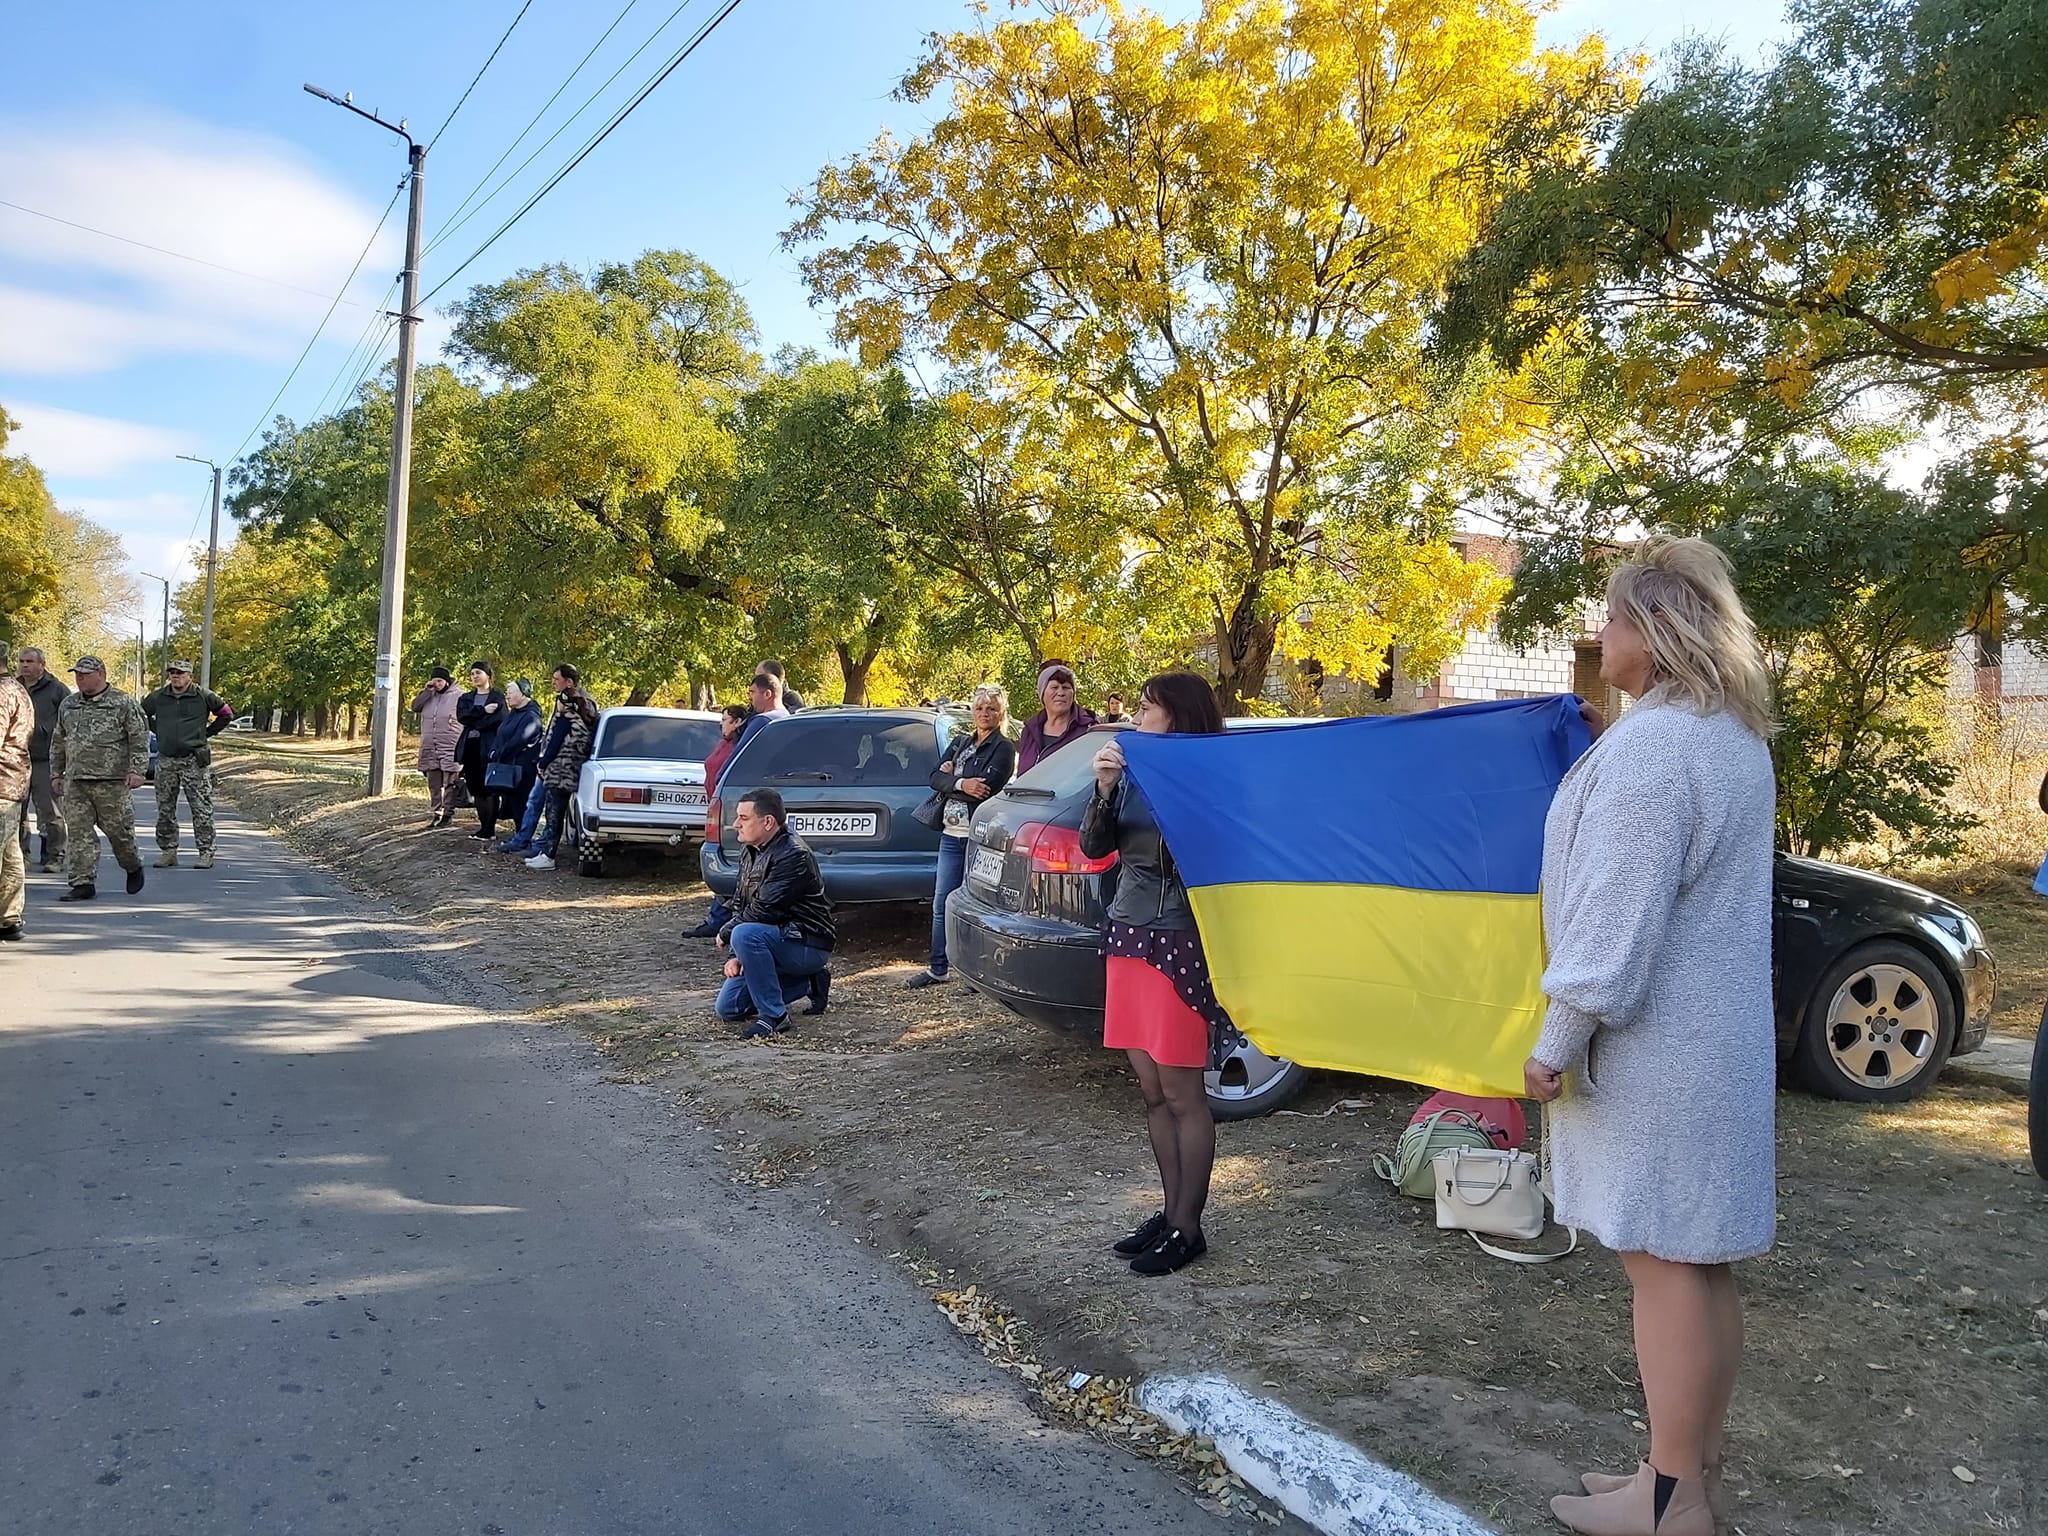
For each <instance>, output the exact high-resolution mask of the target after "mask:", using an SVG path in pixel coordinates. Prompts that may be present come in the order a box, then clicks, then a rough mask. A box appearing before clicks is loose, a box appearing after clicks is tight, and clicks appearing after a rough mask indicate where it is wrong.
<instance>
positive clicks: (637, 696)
mask: <svg viewBox="0 0 2048 1536" xmlns="http://www.w3.org/2000/svg"><path fill="white" fill-rule="evenodd" d="M653 697H654V688H653V685H652V684H649V683H635V684H634V685H633V691H632V692H631V693H629V694H627V695H626V703H627V705H628V706H629V707H630V708H634V709H638V708H639V707H640V706H641V705H643V704H645V703H646V702H647V701H648V700H649V699H651V698H653Z"/></svg>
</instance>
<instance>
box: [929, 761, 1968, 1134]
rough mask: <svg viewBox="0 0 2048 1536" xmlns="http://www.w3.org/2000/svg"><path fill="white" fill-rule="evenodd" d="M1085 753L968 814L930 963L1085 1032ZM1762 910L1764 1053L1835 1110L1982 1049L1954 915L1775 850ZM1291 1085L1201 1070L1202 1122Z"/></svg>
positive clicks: (1243, 1064)
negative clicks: (1767, 981)
mask: <svg viewBox="0 0 2048 1536" xmlns="http://www.w3.org/2000/svg"><path fill="white" fill-rule="evenodd" d="M1246 723H1247V724H1253V723H1257V724H1271V723H1272V722H1270V721H1259V722H1246ZM1123 729H1127V727H1125V726H1120V725H1118V726H1098V727H1096V730H1095V732H1094V733H1093V734H1098V735H1100V734H1106V733H1109V732H1112V731H1117V730H1123ZM1094 755H1095V751H1094V748H1093V747H1092V746H1090V745H1088V744H1087V743H1085V742H1082V741H1076V742H1073V743H1070V744H1069V745H1068V746H1066V747H1064V748H1062V749H1061V750H1060V751H1058V752H1056V753H1054V754H1053V755H1052V756H1051V757H1049V758H1047V759H1045V760H1044V761H1043V762H1041V763H1038V764H1037V765H1036V766H1034V767H1033V768H1032V769H1031V771H1030V772H1029V773H1025V774H1020V775H1019V776H1018V777H1017V778H1016V779H1015V780H1013V781H1012V782H1011V783H1010V784H1009V785H1008V786H1007V787H1006V788H1005V789H1004V790H1003V792H1002V793H1001V794H999V795H997V796H995V797H994V798H993V799H991V800H990V801H989V803H988V804H987V805H985V806H983V807H982V809H981V810H980V811H978V812H977V813H976V814H975V818H974V834H973V844H974V846H973V848H972V850H971V851H970V853H969V855H968V864H967V882H966V884H965V885H963V886H962V887H961V888H960V890H959V892H958V893H957V894H956V895H955V896H954V897H953V899H952V900H951V901H950V902H948V903H947V906H946V950H947V953H948V954H949V955H950V956H951V958H952V963H953V969H954V971H955V972H956V973H957V974H959V975H961V976H963V977H965V978H966V979H967V980H968V981H969V982H970V983H971V984H972V985H973V986H974V987H975V988H976V989H977V990H979V991H981V992H985V993H986V994H988V996H990V997H992V998H994V999H995V1000H996V1001H997V1002H1000V1003H1002V1004H1004V1005H1005V1006H1007V1007H1009V1008H1011V1009H1012V1010H1014V1011H1015V1012H1017V1013H1020V1014H1023V1015H1024V1016H1025V1017H1027V1018H1031V1019H1037V1020H1041V1021H1043V1022H1046V1023H1050V1024H1058V1025H1062V1026H1066V1027H1069V1028H1074V1029H1079V1030H1083V1031H1089V1032H1095V1033H1099V1032H1100V1030H1101V1027H1102V989H1103V963H1102V952H1101V949H1100V947H1099V943H1100V931H1101V928H1102V920H1103V917H1102V915H1103V908H1104V905H1105V903H1106V901H1107V899H1108V891H1107V890H1106V889H1105V885H1104V882H1105V881H1107V880H1113V879H1114V878H1115V875H1114V864H1115V856H1114V855H1111V856H1110V857H1109V858H1107V859H1100V860H1091V859H1088V858H1085V857H1084V856H1083V855H1082V853H1081V840H1080V827H1081V813H1082V812H1083V811H1084V810H1085V809H1086V808H1087V804H1088V794H1089V784H1090V781H1091V780H1092V778H1093V776H1094V770H1093V758H1094ZM1773 902H1774V908H1775V911H1774V917H1775V922H1774V928H1775V934H1776V950H1775V956H1774V967H1773V969H1774V972H1775V978H1776V993H1777V1021H1778V1056H1779V1060H1780V1061H1781V1062H1783V1063H1784V1064H1786V1066H1788V1067H1789V1068H1790V1069H1791V1070H1792V1073H1793V1075H1794V1076H1796V1077H1797V1079H1798V1080H1799V1081H1800V1082H1801V1083H1802V1084H1803V1085H1804V1086H1806V1087H1808V1088H1811V1089H1813V1090H1814V1091H1815V1092H1818V1093H1822V1094H1825V1095H1827V1096H1829V1097H1831V1098H1838V1099H1853V1100H1859V1101H1870V1102H1875V1101H1897V1100H1902V1099H1910V1098H1914V1097H1917V1096H1918V1095H1919V1094H1921V1093H1924V1092H1925V1091H1926V1090H1927V1089H1928V1088H1929V1087H1930V1086H1931V1085H1932V1084H1933V1082H1934V1079H1935V1076H1936V1074H1938V1073H1939V1072H1940V1071H1941V1068H1942V1064H1943V1063H1944V1062H1946V1061H1947V1060H1948V1058H1949V1057H1950V1056H1960V1055H1963V1054H1965V1053H1966V1052H1969V1051H1974V1050H1976V1049H1977V1048H1978V1047H1979V1046H1980V1045H1982V1044H1983V1043H1984V1035H1985V1032H1986V1031H1987V1030H1988V1029H1989V1027H1990V1023H1991V1000H1992V991H1993V984H1994V980H1995V972H1994V968H1993V965H1992V960H1991V954H1990V951H1989V950H1987V949H1986V948H1985V945H1984V935H1983V933H1982V932H1981V931H1980V930H1979V929H1978V927H1977V925H1976V924H1975V923H1974V922H1972V921H1971V919H1970V916H1969V914H1968V913H1966V912H1964V911H1963V909H1962V908H1960V907H1958V906H1956V905H1955V904H1954V903H1952V902H1948V901H1944V900H1942V898H1941V897H1939V896H1936V895H1934V894H1933V893H1931V892H1929V891H1923V890H1921V889H1920V888H1919V887H1918V886H1912V885H1907V884H1905V883H1904V882H1903V881H1899V880H1889V879H1886V878H1885V877H1884V876H1882V875H1872V874H1867V873H1865V872H1864V871H1862V870H1857V869H1846V868H1843V867H1842V866H1840V865H1835V864H1822V863H1818V862H1816V861H1814V860H1812V859H1795V858H1789V857H1786V856H1785V855H1782V854H1781V855H1779V857H1778V860H1777V866H1776V871H1775V878H1774V881H1773ZM1305 1078H1306V1072H1305V1070H1304V1069H1303V1068H1301V1067H1299V1066H1297V1065H1296V1064H1295V1063H1293V1062H1289V1061H1281V1060H1278V1059H1276V1058H1273V1057H1269V1056H1267V1055H1265V1054H1264V1053H1262V1052H1261V1051H1260V1050H1259V1049H1258V1048H1257V1047H1256V1046H1252V1045H1246V1046H1244V1047H1243V1048H1242V1049H1241V1050H1239V1051H1238V1052H1237V1054H1236V1055H1234V1056H1233V1057H1232V1058H1231V1059H1230V1060H1228V1061H1226V1062H1225V1063H1224V1065H1223V1069H1222V1070H1221V1071H1220V1072H1212V1073H1210V1074H1209V1100H1210V1103H1211V1105H1212V1106H1213V1107H1214V1109H1215V1111H1216V1115H1217V1117H1218V1118H1219V1119H1224V1120H1241V1119H1247V1118H1250V1117H1251V1116H1254V1115H1262V1114H1266V1113H1268V1112H1270V1111H1272V1110H1274V1109H1277V1108H1279V1107H1280V1106H1281V1105H1283V1104H1286V1103H1287V1102H1289V1101H1290V1100H1291V1099H1293V1097H1294V1096H1295V1095H1296V1094H1297V1093H1299V1092H1300V1091H1301V1087H1302V1083H1303V1081H1304V1080H1305Z"/></svg>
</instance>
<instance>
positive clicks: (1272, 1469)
mask: <svg viewBox="0 0 2048 1536" xmlns="http://www.w3.org/2000/svg"><path fill="white" fill-rule="evenodd" d="M1138 1404H1139V1406H1140V1407H1142V1408H1144V1409H1145V1410H1146V1411H1147V1412H1148V1413H1151V1414H1154V1415H1156V1416H1157V1417H1158V1418H1160V1419H1162V1420H1164V1421H1165V1422H1166V1423H1167V1424H1168V1425H1170V1426H1171V1427H1172V1428H1173V1429H1174V1430H1175V1432H1176V1433H1179V1434H1184V1435H1190V1434H1191V1435H1207V1436H1208V1437H1209V1438H1210V1439H1211V1440H1212V1441H1214V1442H1215V1445H1216V1450H1217V1452H1218V1454H1220V1455H1221V1456H1222V1457H1223V1459H1224V1461H1225V1462H1227V1463H1228V1464H1229V1466H1230V1470H1231V1471H1233V1472H1235V1473H1236V1474H1237V1475H1238V1476H1239V1477H1241V1478H1243V1479H1244V1480H1245V1481H1246V1482H1247V1483H1249V1484H1250V1485H1251V1486H1252V1487H1254V1488H1256V1489H1258V1491H1259V1492H1260V1493H1263V1494H1264V1495H1265V1496H1266V1497H1267V1498H1269V1499H1271V1500H1272V1501H1273V1502H1274V1503H1276V1504H1278V1505H1280V1507H1281V1508H1283V1509H1285V1510H1286V1511H1287V1512H1288V1513H1289V1514H1291V1515H1293V1516H1294V1517H1295V1518H1296V1519H1299V1520H1302V1521H1305V1522H1307V1523H1308V1524H1309V1525H1312V1526H1314V1527H1315V1528H1316V1529H1317V1530H1319V1531H1322V1532H1324V1533H1325V1536H1496V1533H1495V1532H1494V1530H1493V1528H1492V1527H1491V1526H1487V1525H1483V1524H1481V1523H1480V1522H1479V1521H1477V1520H1475V1519H1473V1518H1472V1517H1471V1516H1470V1515H1468V1514H1466V1513H1465V1512H1464V1511H1463V1510H1462V1509H1459V1508H1457V1507H1455V1506H1454V1505H1451V1504H1447V1503H1445V1502H1444V1500H1442V1499H1440V1498H1438V1497H1437V1496H1436V1495H1435V1494H1433V1493H1431V1492H1430V1491H1429V1490H1428V1489H1427V1488H1425V1487H1423V1486H1422V1484H1420V1483H1418V1482H1416V1481H1415V1479H1414V1478H1412V1477H1409V1476H1407V1475H1406V1474H1405V1473H1401V1472H1396V1471H1395V1470H1394V1469H1393V1468H1392V1467H1388V1466H1383V1465H1381V1464H1380V1463H1379V1462H1377V1461H1374V1460H1373V1459H1372V1458H1371V1457H1370V1456H1368V1455H1366V1454H1365V1453H1364V1452H1363V1451H1361V1450H1359V1449H1358V1448H1357V1447H1356V1446H1353V1445H1349V1444H1346V1443H1345V1442H1344V1441H1342V1440H1340V1439H1338V1438H1337V1437H1336V1436H1335V1435H1333V1434H1331V1433H1330V1432H1329V1431H1328V1430H1327V1429H1324V1428H1322V1427H1321V1426H1320V1425H1316V1424H1311V1423H1310V1422H1309V1421H1308V1420H1307V1419H1304V1418H1302V1417H1301V1416H1300V1415H1299V1414H1297V1413H1295V1412H1294V1410H1293V1409H1291V1408H1288V1407H1287V1406H1285V1405H1284V1404H1282V1403H1277V1402H1275V1401H1273V1400H1272V1399H1271V1398H1266V1397H1258V1396H1255V1395H1254V1394H1252V1393H1250V1392H1247V1391H1245V1390H1244V1389H1243V1388H1242V1387H1240V1386H1238V1385H1237V1384H1236V1383H1234V1382H1231V1381H1228V1380H1226V1379H1225V1378H1223V1377H1221V1376H1148V1377H1147V1378H1146V1379H1145V1380H1144V1382H1143V1383H1141V1384H1140V1385H1139V1387H1138Z"/></svg>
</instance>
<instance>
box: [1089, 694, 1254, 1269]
mask: <svg viewBox="0 0 2048 1536" xmlns="http://www.w3.org/2000/svg"><path fill="white" fill-rule="evenodd" d="M1136 723H1137V728H1138V729H1139V730H1141V731H1146V732H1149V733H1151V734H1153V735H1159V736H1163V735H1166V734H1168V733H1169V732H1174V733H1179V734H1181V735H1212V734H1214V733H1216V732H1218V731H1221V730H1222V729H1223V712H1222V711H1221V710H1220V709H1218V708H1217V707H1216V693H1215V690H1214V689H1212V688H1211V687H1210V686H1209V684H1208V683H1207V682H1206V681H1204V680H1203V679H1202V678H1199V677H1197V676H1195V674H1194V673H1192V672H1162V673H1160V674H1159V675H1158V676H1157V677H1153V678H1148V679H1147V680H1146V682H1145V686H1144V687H1143V688H1142V689H1140V690H1139V693H1138V712H1137V716H1136ZM1081 850H1082V852H1083V853H1085V854H1087V856H1088V857H1089V858H1091V859H1099V858H1102V857H1104V856H1105V855H1107V854H1109V853H1112V852H1114V853H1115V854H1116V855H1117V887H1116V895H1115V897H1114V898H1113V899H1112V900H1111V902H1110V904H1109V930H1108V936H1107V940H1106V944H1105V948H1106V950H1107V953H1108V996H1107V1000H1106V1005H1105V1008H1104V1016H1103V1025H1102V1043H1103V1044H1104V1045H1106V1046H1108V1047H1109V1048H1110V1049H1111V1050H1120V1051H1126V1052H1128V1053H1129V1054H1130V1058H1131V1066H1132V1067H1133V1068H1134V1069H1135V1070H1136V1071H1137V1074H1138V1090H1139V1092H1140V1093H1141V1094H1143V1095H1144V1099H1145V1128H1146V1130H1147V1132H1148V1133H1149V1134H1150V1136H1151V1139H1152V1155H1153V1156H1154V1157H1155V1158H1157V1159H1158V1161H1159V1179H1160V1183H1161V1184H1162V1185H1163V1186H1164V1188H1165V1193H1166V1200H1165V1204H1164V1206H1163V1208H1162V1209H1161V1210H1160V1211H1159V1212H1158V1214H1157V1215H1155V1216H1153V1217H1152V1218H1151V1219H1150V1220H1149V1221H1147V1222H1146V1223H1145V1224H1144V1225H1143V1226H1141V1227H1139V1228H1138V1230H1137V1231H1135V1232H1133V1233H1132V1234H1131V1235H1130V1236H1129V1237H1126V1238H1124V1239H1123V1240H1122V1241H1120V1242H1118V1243H1117V1244H1116V1245H1115V1246H1116V1251H1117V1252H1118V1253H1121V1254H1128V1255H1130V1256H1131V1268H1132V1269H1133V1270H1135V1271H1136V1272H1137V1273H1139V1274H1141V1275H1167V1274H1171V1273H1173V1271H1175V1270H1176V1269H1179V1268H1180V1267H1181V1266H1182V1265H1184V1264H1187V1263H1190V1262H1192V1261H1193V1260H1195V1259H1198V1258H1200V1257H1201V1256H1202V1255H1203V1254H1205V1253H1207V1252H1208V1251H1209V1244H1208V1242H1207V1241H1206V1240H1205V1239H1204V1238H1203V1236H1202V1207H1203V1206H1204V1205H1206V1204H1207V1203H1208V1200H1209V1170H1210V1167H1211V1165H1213V1164H1214V1163H1215V1161H1216V1122H1215V1119H1214V1117H1212V1116H1211V1114H1210V1113H1209V1099H1208V1095H1207V1094H1206V1093H1205V1092H1204V1091H1203V1085H1202V1074H1203V1072H1204V1071H1206V1070H1207V1068H1208V1066H1209V1060H1210V1041H1211V1039H1212V1037H1214V1036H1216V1035H1217V1034H1219V1033H1220V1032H1222V1031H1227V1030H1229V1029H1230V1027H1231V1026H1230V1020H1229V1018H1228V1017H1227V1016H1226V1015H1225V1014H1224V1012H1223V1010H1222V1008H1221V1007H1219V1006H1218V1005H1217V1002H1216V994H1215V993H1214V992H1213V991H1211V990H1210V987H1209V963H1208V960H1207V959H1206V958H1205V957H1204V955H1203V953H1202V938H1201V935H1200V934H1199V933H1197V932H1196V931H1195V917H1194V913H1193V912H1192V911H1191V910H1190V909H1189V907H1188V893H1187V890H1186V889H1185V888H1184V887H1183V886H1182V885H1181V881H1180V875H1179V873H1178V871H1177V870H1176V869H1175V868H1174V863H1173V855H1172V854H1170V853H1169V852H1168V851H1167V848H1166V840H1165V838H1164V837H1163V836H1162V835H1161V833H1160V830H1159V823H1158V822H1156V821H1154V820H1153V819H1152V811H1151V809H1150V807H1148V806H1147V805H1146V804H1145V797H1144V796H1143V795H1141V794H1139V793H1137V792H1136V791H1135V790H1133V789H1132V788H1131V784H1130V781H1129V780H1128V779H1126V778H1125V777H1124V755H1123V752H1122V750H1121V749H1120V748H1118V746H1117V744H1116V742H1115V741H1114V740H1111V741H1109V742H1107V743H1105V744H1104V745H1103V747H1102V749H1101V750H1100V751H1098V752H1097V753H1096V754H1095V798H1094V799H1093V800H1092V801H1090V802H1089V805H1088V812H1087V814H1086V816H1085V817H1083V819H1082V821H1081Z"/></svg>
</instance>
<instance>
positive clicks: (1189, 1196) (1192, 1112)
mask: <svg viewBox="0 0 2048 1536" xmlns="http://www.w3.org/2000/svg"><path fill="white" fill-rule="evenodd" d="M1130 1058H1131V1066H1132V1068H1133V1069H1134V1070H1135V1071H1136V1072H1137V1074H1138V1091H1139V1093H1141V1094H1142V1095H1144V1099H1145V1130H1146V1133H1147V1134H1148V1135H1149V1136H1150V1137H1151V1138H1152V1156H1153V1157H1154V1158H1155V1159H1157V1160H1158V1163H1159V1182H1160V1184H1161V1186H1162V1187H1163V1188H1164V1189H1165V1192H1166V1220H1167V1222H1168V1223H1169V1224H1170V1225H1172V1226H1175V1227H1178V1228H1180V1230H1181V1231H1183V1232H1185V1233H1187V1234H1188V1235H1190V1236H1193V1235H1194V1234H1195V1233H1197V1232H1199V1231H1201V1230H1202V1208H1203V1207H1204V1206H1205V1205H1207V1204H1208V1203H1209V1172H1210V1170H1211V1169H1212V1168H1213V1167H1214V1166H1215V1164H1216V1117H1215V1116H1214V1115H1212V1114H1211V1113H1210V1112H1209V1096H1208V1095H1207V1094H1206V1093H1204V1092H1203V1091H1202V1069H1201V1068H1200V1067H1162V1066H1161V1065H1160V1064H1159V1063H1158V1062H1156V1061H1154V1060H1153V1059H1152V1058H1151V1057H1150V1056H1149V1055H1147V1054H1146V1053H1145V1052H1143V1051H1132V1052H1130Z"/></svg>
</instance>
